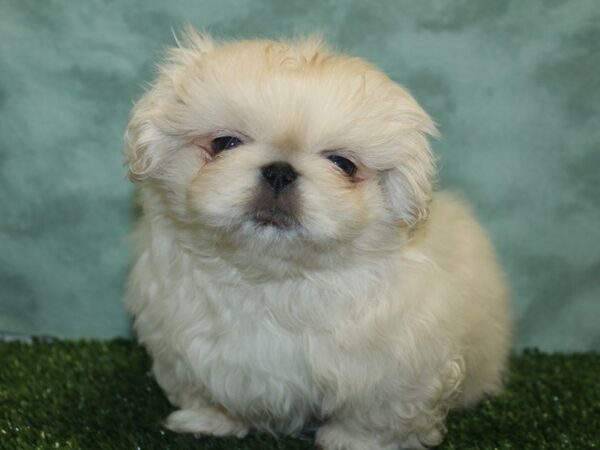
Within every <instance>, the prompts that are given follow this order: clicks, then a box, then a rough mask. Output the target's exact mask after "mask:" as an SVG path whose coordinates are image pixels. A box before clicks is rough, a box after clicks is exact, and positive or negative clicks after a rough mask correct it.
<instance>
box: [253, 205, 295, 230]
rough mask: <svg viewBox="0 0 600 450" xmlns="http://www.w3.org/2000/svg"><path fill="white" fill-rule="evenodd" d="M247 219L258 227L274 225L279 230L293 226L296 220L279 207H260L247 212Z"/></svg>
mask: <svg viewBox="0 0 600 450" xmlns="http://www.w3.org/2000/svg"><path fill="white" fill-rule="evenodd" d="M249 216H250V217H249V219H250V220H251V221H252V222H254V223H255V224H256V225H258V226H259V227H274V228H277V229H280V230H286V229H289V228H293V227H294V226H296V225H297V224H298V221H297V220H296V218H294V217H293V216H291V215H289V214H287V213H285V212H283V211H281V210H280V209H260V210H257V211H254V212H252V213H250V214H249Z"/></svg>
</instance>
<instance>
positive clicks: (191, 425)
mask: <svg viewBox="0 0 600 450" xmlns="http://www.w3.org/2000/svg"><path fill="white" fill-rule="evenodd" d="M165 427H166V428H168V429H169V430H171V431H175V432H177V433H194V434H197V435H206V434H208V435H212V436H235V437H238V438H243V437H244V436H246V434H248V428H249V427H248V425H246V424H245V423H243V422H241V421H239V420H237V419H234V418H232V417H230V416H228V415H227V414H226V413H225V412H224V411H222V410H220V409H219V408H217V407H215V406H211V405H202V406H198V407H195V408H193V409H180V410H178V411H175V412H173V413H171V414H170V415H169V417H167V420H166V421H165Z"/></svg>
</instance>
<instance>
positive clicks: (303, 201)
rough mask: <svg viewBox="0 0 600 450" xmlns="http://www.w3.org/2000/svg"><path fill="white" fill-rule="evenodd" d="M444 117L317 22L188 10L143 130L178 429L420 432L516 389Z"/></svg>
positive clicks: (133, 126)
mask: <svg viewBox="0 0 600 450" xmlns="http://www.w3.org/2000/svg"><path fill="white" fill-rule="evenodd" d="M435 132H436V130H435V127H434V124H433V122H432V120H431V119H430V118H429V116H428V115H427V114H426V113H425V112H424V111H423V109H421V107H420V106H419V105H418V104H417V102H416V101H415V100H414V99H413V98H412V97H411V96H410V94H409V93H408V92H407V91H406V90H404V89H403V88H401V87H400V86H398V85H397V84H396V83H394V82H393V81H392V80H390V79H389V78H388V77H387V76H386V75H384V74H383V73H382V72H380V71H379V70H378V69H377V68H375V67H373V66H371V65H370V64H368V63H366V62H365V61H363V60H361V59H358V58H352V57H348V56H343V55H338V54H335V53H333V52H332V51H330V50H329V49H328V48H327V47H326V46H325V45H324V44H323V43H322V42H321V41H320V40H319V39H312V38H309V39H304V40H298V41H291V42H275V41H268V40H255V41H241V42H227V43H219V42H215V41H213V40H212V39H211V38H210V37H209V36H206V35H199V34H197V33H196V32H194V31H192V30H188V31H187V33H186V34H185V36H184V38H183V39H182V42H181V43H180V44H179V45H178V47H177V48H173V49H171V50H170V51H169V52H168V56H167V58H166V60H165V61H164V62H163V63H162V64H161V66H160V75H159V77H158V80H157V81H156V83H155V84H154V85H153V86H152V87H151V88H150V89H149V90H148V92H147V93H146V94H145V95H144V96H143V98H142V99H141V100H140V101H139V102H138V103H137V105H136V106H135V108H134V110H133V113H132V116H131V121H130V123H129V126H128V129H127V132H126V154H127V160H128V166H129V175H130V177H131V179H132V180H134V181H136V182H138V184H139V190H140V197H141V203H142V207H143V215H142V218H141V221H140V223H139V225H138V227H137V231H136V233H135V236H136V247H137V256H136V262H135V266H134V268H133V271H132V273H131V277H130V281H129V288H128V294H127V299H126V304H127V308H128V310H129V311H130V312H131V313H132V314H133V316H134V317H135V325H134V326H135V330H136V332H137V336H138V337H139V340H140V342H141V343H142V344H143V345H144V346H145V347H146V349H147V350H148V352H149V353H150V355H151V357H152V358H153V372H154V375H155V376H156V380H157V381H158V383H159V385H160V386H161V387H162V389H163V390H164V392H165V393H166V395H167V396H168V398H169V400H170V402H171V403H172V404H173V405H174V406H175V407H176V408H178V409H177V410H176V411H175V412H173V413H172V414H171V415H170V416H169V417H168V418H167V419H166V426H167V427H168V428H170V429H171V430H174V431H177V432H186V433H195V434H200V435H202V434H207V435H215V436H238V437H243V436H244V435H246V433H247V432H248V430H250V429H252V428H253V429H259V430H268V431H271V432H275V433H280V434H285V435H289V434H294V433H298V432H299V431H301V430H302V429H303V427H305V426H307V424H318V426H319V428H318V430H317V432H316V443H317V444H318V445H319V446H320V447H322V448H323V449H326V450H342V449H343V450H359V449H360V450H365V449H373V450H375V449H377V450H381V449H386V450H392V449H398V448H422V447H424V446H431V445H436V444H438V443H439V442H440V441H441V440H442V437H443V432H444V421H445V416H446V414H447V412H448V410H449V409H450V408H462V407H466V406H469V405H473V404H474V403H475V402H477V401H478V400H479V399H481V398H482V397H483V396H484V395H486V394H495V393H497V392H498V391H499V389H500V388H501V384H502V383H501V382H502V378H503V373H504V372H505V368H506V363H507V354H508V349H509V334H510V333H509V329H510V326H509V313H508V301H507V291H506V289H505V285H504V281H503V277H502V275H501V272H500V270H499V268H498V265H497V263H496V260H495V257H494V252H493V249H492V247H491V245H490V242H489V241H488V239H487V237H486V235H485V233H484V231H483V230H482V229H481V228H480V226H479V225H478V224H477V222H476V221H475V220H474V219H473V217H472V216H471V213H470V212H469V210H468V208H467V207H466V206H465V204H464V203H463V202H462V201H461V200H460V199H458V198H456V197H455V196H453V195H450V194H448V193H444V192H435V193H434V192H432V179H433V178H434V176H435V173H436V171H435V165H434V158H433V156H432V153H431V150H430V147H429V144H428V141H427V138H428V136H429V135H433V134H435Z"/></svg>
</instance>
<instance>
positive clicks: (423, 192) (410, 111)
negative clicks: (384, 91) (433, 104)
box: [381, 93, 437, 227]
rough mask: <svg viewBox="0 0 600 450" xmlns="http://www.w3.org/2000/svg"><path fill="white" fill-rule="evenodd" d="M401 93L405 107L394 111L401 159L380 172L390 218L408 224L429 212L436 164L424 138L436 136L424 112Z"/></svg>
mask: <svg viewBox="0 0 600 450" xmlns="http://www.w3.org/2000/svg"><path fill="white" fill-rule="evenodd" d="M405 95H406V97H405V98H404V99H403V102H402V103H403V104H404V105H406V102H407V100H408V102H409V107H408V108H406V107H404V108H402V109H401V110H400V111H399V113H398V122H399V123H401V124H402V126H401V127H400V130H399V131H398V133H399V134H400V135H401V137H400V142H399V146H400V147H401V148H400V149H399V151H400V152H401V154H402V156H401V160H400V162H399V164H398V165H397V166H396V167H394V168H393V169H389V170H387V171H385V172H383V174H382V176H381V184H382V188H383V191H384V193H385V195H386V199H387V203H388V206H389V208H390V209H391V211H392V213H393V215H394V218H395V219H397V220H400V221H401V222H403V223H404V224H406V225H408V226H410V227H412V226H414V225H416V224H418V223H419V222H421V221H422V220H423V219H425V218H426V217H427V215H428V212H429V208H428V207H429V202H430V200H431V193H432V189H433V181H434V178H435V176H436V167H435V159H434V156H433V154H432V152H431V148H430V146H429V142H428V139H427V138H428V136H437V130H436V127H435V124H434V123H433V121H432V120H431V118H430V117H429V116H428V115H427V113H425V111H423V109H421V107H420V106H419V105H418V104H417V103H416V101H415V100H414V99H412V97H410V96H409V95H408V94H407V93H405Z"/></svg>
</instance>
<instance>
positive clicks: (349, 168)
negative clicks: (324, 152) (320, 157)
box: [327, 155, 357, 177]
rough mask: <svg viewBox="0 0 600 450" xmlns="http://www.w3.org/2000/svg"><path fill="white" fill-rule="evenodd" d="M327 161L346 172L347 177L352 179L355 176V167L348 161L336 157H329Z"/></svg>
mask: <svg viewBox="0 0 600 450" xmlns="http://www.w3.org/2000/svg"><path fill="white" fill-rule="evenodd" d="M327 159H328V160H329V161H331V162H332V163H334V164H335V165H336V166H338V167H339V168H340V169H342V170H343V171H344V172H346V174H347V175H348V176H350V177H353V176H354V175H355V174H356V170H357V169H356V165H355V164H354V163H353V162H352V161H350V160H349V159H346V158H344V157H342V156H338V155H329V156H328V157H327Z"/></svg>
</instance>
